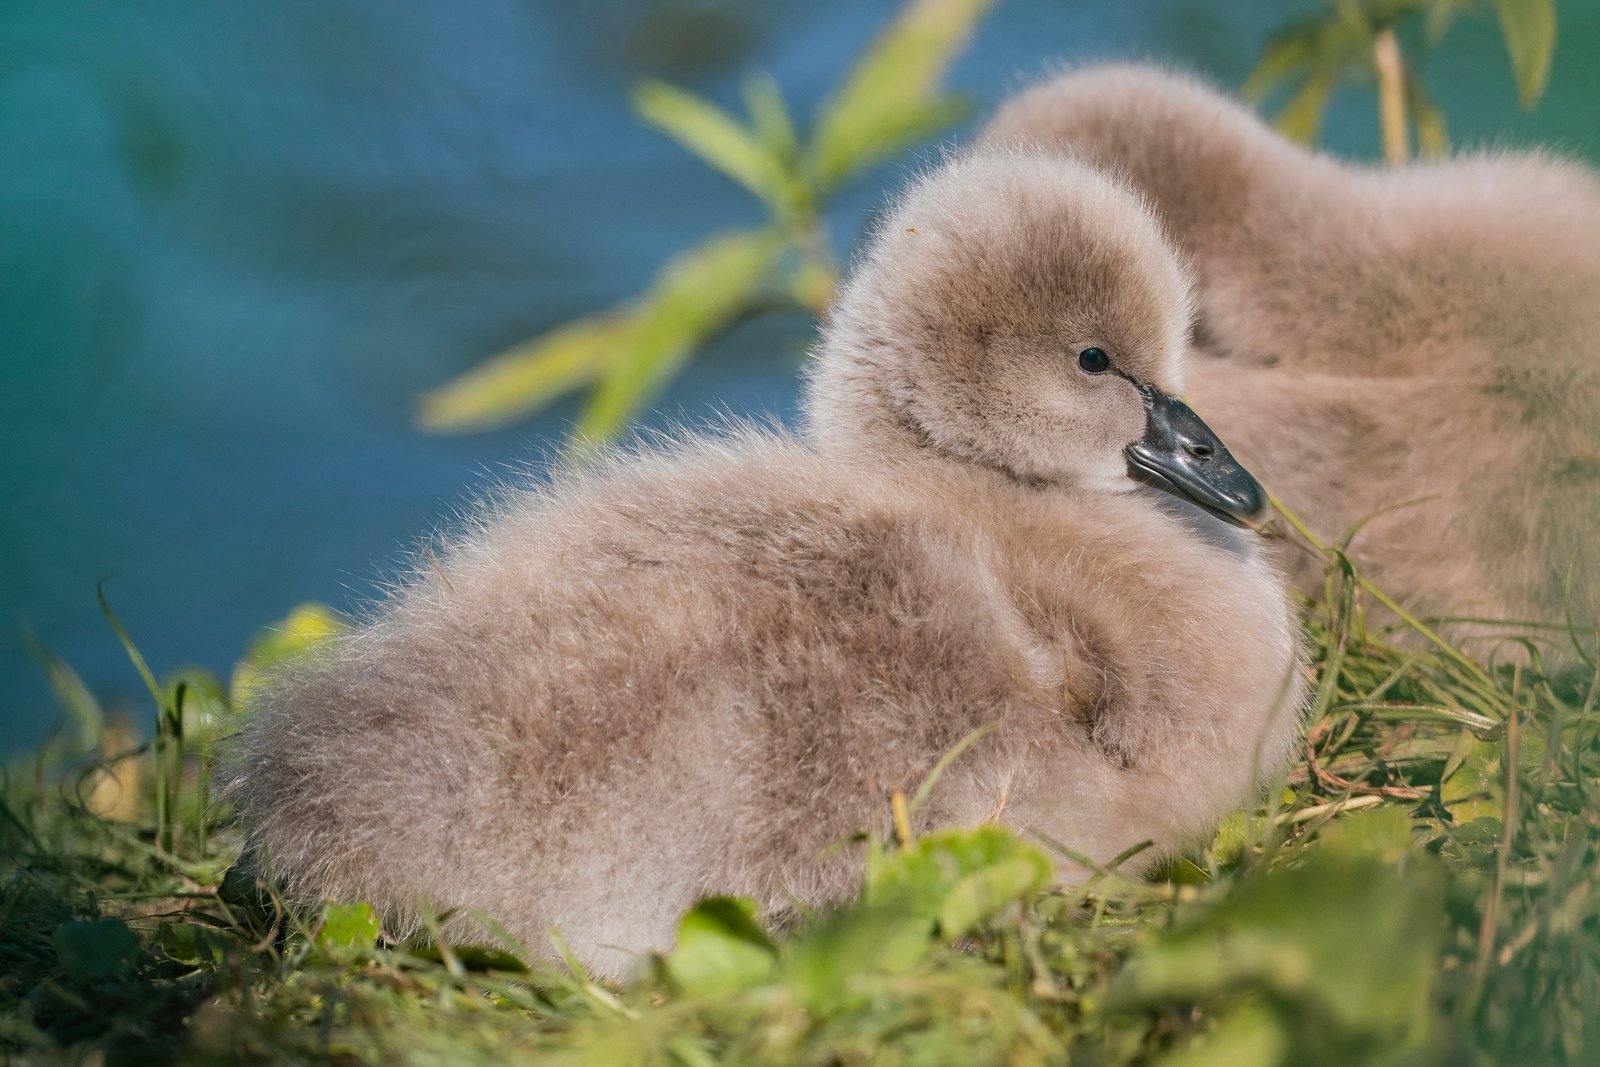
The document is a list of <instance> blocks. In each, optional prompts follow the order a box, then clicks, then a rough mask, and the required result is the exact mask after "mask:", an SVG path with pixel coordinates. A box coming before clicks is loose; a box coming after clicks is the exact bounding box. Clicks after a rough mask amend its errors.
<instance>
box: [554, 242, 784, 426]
mask: <svg viewBox="0 0 1600 1067" xmlns="http://www.w3.org/2000/svg"><path fill="white" fill-rule="evenodd" d="M783 248H784V239H783V237H782V236H781V235H780V234H779V233H777V232H776V231H774V230H770V229H760V230H741V231H737V232H734V233H727V234H721V235H719V236H716V237H713V238H711V239H710V240H709V241H706V242H705V243H704V244H701V245H699V246H697V247H695V248H693V249H690V250H689V251H687V252H684V253H681V254H680V255H678V256H677V257H675V258H674V259H673V260H672V261H671V262H669V263H668V264H667V265H666V266H665V267H663V268H662V269H661V272H660V273H659V274H657V275H656V278H655V281H654V282H653V283H652V284H651V286H650V290H649V291H648V292H647V293H645V295H644V296H643V297H642V298H641V299H640V301H639V303H638V305H637V307H636V312H635V313H636V314H637V316H638V320H637V324H636V328H635V330H634V331H633V332H632V333H631V334H630V335H629V336H628V337H627V342H628V343H627V344H626V345H624V346H623V347H622V348H621V349H620V350H619V351H618V352H617V353H615V355H614V357H613V360H612V362H611V363H610V365H609V366H608V367H607V368H606V373H605V376H604V377H603V378H602V379H601V381H600V385H599V387H598V388H596V389H595V391H594V393H593V394H591V396H590V397H589V402H588V404H587V405H586V406H585V407H584V410H583V413H582V415H581V416H580V418H579V422H578V430H579V433H580V437H581V439H582V442H581V443H582V444H586V445H593V444H596V443H599V442H602V441H605V440H608V439H609V438H611V437H612V436H614V435H615V434H616V433H617V431H619V430H620V429H621V428H622V427H623V425H624V424H625V423H626V422H627V420H628V418H629V416H631V415H632V414H633V413H634V412H635V411H637V410H638V409H639V408H640V407H641V406H642V405H643V404H644V403H645V402H646V401H647V400H648V399H649V398H650V397H651V396H652V395H653V394H654V392H655V389H656V387H657V386H658V385H660V383H661V382H662V381H663V380H665V379H667V378H669V377H671V376H672V374H673V373H674V372H676V371H677V369H678V368H679V367H680V366H681V365H682V363H683V361H684V360H685V359H686V358H687V357H688V356H689V354H690V353H691V352H693V351H694V349H695V348H697V347H698V346H699V345H701V344H702V343H704V342H705V341H706V340H708V339H709V338H711V337H712V336H713V335H715V334H716V333H718V332H720V331H721V330H723V329H724V328H726V327H727V326H728V325H730V324H731V323H732V322H733V321H734V320H735V319H737V318H738V317H739V316H740V315H742V314H743V313H744V312H746V311H747V310H749V308H750V305H751V304H752V303H753V302H754V300H755V297H756V295H757V294H758V293H759V292H760V291H761V289H762V288H763V287H764V286H765V284H766V279H767V276H768V274H769V273H770V272H771V270H772V266H773V264H774V262H775V261H776V260H777V258H778V255H779V253H781V252H782V251H783Z"/></svg>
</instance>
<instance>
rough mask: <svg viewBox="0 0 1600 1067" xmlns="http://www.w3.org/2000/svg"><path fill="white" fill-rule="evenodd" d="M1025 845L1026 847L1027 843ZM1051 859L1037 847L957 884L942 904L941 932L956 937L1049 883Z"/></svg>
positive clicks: (973, 873)
mask: <svg viewBox="0 0 1600 1067" xmlns="http://www.w3.org/2000/svg"><path fill="white" fill-rule="evenodd" d="M1024 847H1026V846H1024ZM1053 873H1054V869H1053V868H1052V867H1051V864H1050V860H1049V859H1048V858H1047V857H1046V856H1045V855H1044V853H1042V852H1039V851H1038V850H1037V849H1030V850H1027V851H1019V852H1018V854H1017V855H1015V856H1012V857H1011V858H1009V859H1004V860H1001V861H999V862H998V863H993V864H990V865H989V866H987V867H982V868H980V869H978V870H976V871H973V872H972V873H971V874H969V875H967V876H966V877H965V878H963V879H961V880H960V881H959V882H957V883H956V884H955V885H953V886H951V887H950V891H949V892H948V893H946V894H945V895H944V900H943V901H941V902H940V904H939V932H940V933H942V934H943V935H944V936H945V937H946V938H949V939H951V940H954V939H955V938H958V937H962V936H964V935H965V934H966V933H967V932H968V931H970V930H971V929H972V928H973V927H975V926H977V925H978V924H979V923H981V922H985V921H986V920H989V919H992V918H994V917H995V916H996V915H998V914H1000V912H1002V911H1004V910H1005V908H1006V907H1007V906H1009V905H1011V904H1014V903H1016V902H1017V901H1018V900H1020V899H1022V898H1023V897H1030V896H1032V895H1033V894H1035V893H1037V892H1039V891H1040V890H1042V889H1044V887H1045V886H1047V885H1049V884H1050V878H1051V876H1052V874H1053Z"/></svg>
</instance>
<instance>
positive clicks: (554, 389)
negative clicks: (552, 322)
mask: <svg viewBox="0 0 1600 1067" xmlns="http://www.w3.org/2000/svg"><path fill="white" fill-rule="evenodd" d="M638 321H639V320H638V314H637V312H635V311H633V310H632V309H628V310H623V311H615V310H613V311H607V312H602V313H601V314H598V315H590V316H588V317H587V318H582V319H579V320H577V321H576V322H573V323H570V324H569V325H566V326H563V327H561V328H559V329H557V330H553V331H551V332H550V333H547V334H542V335H541V336H539V337H536V338H534V339H533V340H531V341H528V342H526V343H524V344H520V345H517V346H516V347H515V348H510V349H507V350H506V351H504V352H502V353H500V354H499V355H498V356H495V357H493V358H492V359H490V360H489V361H488V362H487V363H483V364H481V365H479V366H477V367H474V368H473V369H472V370H470V371H468V372H467V373H466V374H463V375H462V376H461V377H459V378H457V379H455V380H454V381H452V382H449V383H448V384H446V385H444V386H442V387H440V388H438V389H435V390H433V391H432V392H430V393H426V394H424V395H423V397H422V400H421V402H420V406H419V408H418V411H417V422H418V424H419V425H421V427H422V428H423V429H425V430H432V431H434V432H448V433H454V432H460V431H465V430H482V429H488V428H491V427H495V426H503V425H505V424H506V423H509V422H513V421H515V420H516V419H519V418H522V417H523V416H526V415H531V414H533V413H534V412H537V411H539V410H541V409H543V408H545V407H547V406H548V405H549V404H551V403H552V402H553V401H555V400H556V399H557V398H559V397H561V396H562V395H563V394H565V393H569V392H571V391H572V390H574V389H579V388H582V387H583V386H585V385H588V384H589V383H591V382H593V381H594V380H595V379H596V378H598V377H600V375H601V374H603V373H604V372H605V370H606V368H607V367H608V366H610V364H611V361H612V359H613V358H614V357H615V355H616V353H617V352H619V351H621V350H622V349H623V348H625V347H626V346H627V344H628V343H629V339H630V338H631V337H632V335H633V334H634V333H635V332H636V331H637V328H638Z"/></svg>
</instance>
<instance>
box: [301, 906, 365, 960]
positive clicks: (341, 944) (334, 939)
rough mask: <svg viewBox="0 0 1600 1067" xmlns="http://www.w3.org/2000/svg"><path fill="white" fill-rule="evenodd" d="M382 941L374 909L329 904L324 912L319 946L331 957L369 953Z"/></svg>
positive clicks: (317, 939)
mask: <svg viewBox="0 0 1600 1067" xmlns="http://www.w3.org/2000/svg"><path fill="white" fill-rule="evenodd" d="M377 940H378V913H377V912H375V911H373V910H372V905H371V904H367V903H363V902H361V901H357V902H355V903H353V904H329V905H328V906H327V907H325V908H323V910H322V925H321V927H320V928H318V930H317V934H316V938H315V943H316V946H317V947H318V948H319V949H321V950H322V951H324V952H327V953H329V954H331V955H345V954H348V953H352V952H365V951H366V950H367V949H370V948H371V947H372V946H373V945H374V944H375V943H376V942H377Z"/></svg>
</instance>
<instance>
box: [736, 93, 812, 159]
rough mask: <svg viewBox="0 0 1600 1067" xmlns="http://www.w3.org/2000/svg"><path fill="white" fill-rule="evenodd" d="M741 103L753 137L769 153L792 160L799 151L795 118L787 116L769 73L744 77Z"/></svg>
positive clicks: (780, 96) (779, 94) (781, 96)
mask: <svg viewBox="0 0 1600 1067" xmlns="http://www.w3.org/2000/svg"><path fill="white" fill-rule="evenodd" d="M744 106H745V108H746V109H747V110H748V111H749V112H750V124H751V126H752V127H753V128H754V130H755V133H756V136H757V137H759V138H760V139H761V143H762V144H763V145H765V146H766V149H767V152H768V154H769V155H771V156H773V157H774V158H776V159H781V160H792V159H793V158H794V157H795V156H796V155H797V154H798V153H799V151H800V138H799V135H798V134H796V133H795V129H794V120H793V119H792V118H790V117H789V107H788V105H787V104H785V103H784V101H783V93H782V91H780V90H779V88H778V83H777V81H776V80H774V79H773V77H772V75H770V74H768V73H766V72H765V71H761V72H758V73H754V74H751V75H750V76H749V77H747V78H745V80H744Z"/></svg>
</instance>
